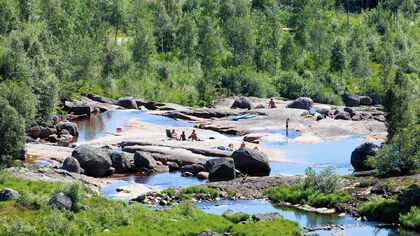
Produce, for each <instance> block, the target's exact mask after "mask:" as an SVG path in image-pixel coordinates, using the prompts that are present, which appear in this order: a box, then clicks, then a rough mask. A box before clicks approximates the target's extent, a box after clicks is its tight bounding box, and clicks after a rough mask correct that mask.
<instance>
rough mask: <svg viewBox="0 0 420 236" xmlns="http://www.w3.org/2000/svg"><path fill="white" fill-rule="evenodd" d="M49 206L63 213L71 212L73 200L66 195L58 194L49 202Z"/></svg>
mask: <svg viewBox="0 0 420 236" xmlns="http://www.w3.org/2000/svg"><path fill="white" fill-rule="evenodd" d="M48 205H51V206H52V207H53V208H56V209H58V210H61V211H66V210H67V211H69V210H71V209H72V207H73V200H72V199H71V197H70V196H69V195H67V194H65V193H57V194H56V195H54V196H53V197H52V198H51V199H50V200H49V201H48Z"/></svg>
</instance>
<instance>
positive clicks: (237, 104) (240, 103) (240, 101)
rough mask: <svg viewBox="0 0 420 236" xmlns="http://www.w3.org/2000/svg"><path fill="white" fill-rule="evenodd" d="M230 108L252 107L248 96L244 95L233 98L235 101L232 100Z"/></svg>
mask: <svg viewBox="0 0 420 236" xmlns="http://www.w3.org/2000/svg"><path fill="white" fill-rule="evenodd" d="M230 108H231V109H235V108H242V109H248V110H250V109H252V108H253V106H252V103H251V101H249V99H248V98H246V97H239V98H237V99H235V101H234V102H233V104H232V106H231V107H230Z"/></svg>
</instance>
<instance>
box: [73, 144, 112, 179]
mask: <svg viewBox="0 0 420 236" xmlns="http://www.w3.org/2000/svg"><path fill="white" fill-rule="evenodd" d="M72 157H74V158H76V159H77V160H78V161H79V163H80V166H81V167H82V168H83V169H84V170H85V174H86V175H89V176H93V177H102V176H104V175H105V174H106V173H107V171H108V169H109V168H110V167H111V165H112V162H111V158H110V157H109V156H108V155H106V153H104V152H103V151H102V150H100V149H98V148H95V147H92V146H88V145H82V146H79V147H77V148H76V149H75V150H74V151H73V153H72Z"/></svg>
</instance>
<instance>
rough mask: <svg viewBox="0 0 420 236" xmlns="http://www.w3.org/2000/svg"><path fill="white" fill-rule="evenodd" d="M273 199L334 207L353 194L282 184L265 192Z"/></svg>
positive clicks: (347, 199)
mask: <svg viewBox="0 0 420 236" xmlns="http://www.w3.org/2000/svg"><path fill="white" fill-rule="evenodd" d="M264 194H267V195H268V196H269V198H270V199H271V200H274V201H285V202H290V203H292V204H308V205H311V206H314V207H333V206H334V204H336V203H339V202H347V201H349V200H350V199H351V195H350V194H348V193H344V192H338V193H329V194H324V193H322V192H321V191H319V190H314V189H305V187H304V185H293V186H288V185H282V186H279V187H275V188H271V189H268V190H266V191H265V192H264Z"/></svg>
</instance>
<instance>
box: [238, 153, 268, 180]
mask: <svg viewBox="0 0 420 236" xmlns="http://www.w3.org/2000/svg"><path fill="white" fill-rule="evenodd" d="M232 158H233V161H234V164H235V168H236V169H237V170H239V171H240V172H242V173H244V174H247V175H250V176H268V175H270V171H271V167H270V164H269V162H268V156H267V155H266V154H265V153H263V152H260V151H257V150H254V149H249V148H241V149H238V150H236V151H235V152H233V154H232Z"/></svg>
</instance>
